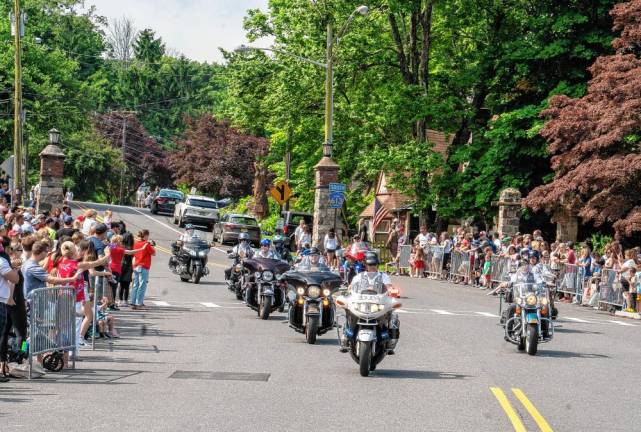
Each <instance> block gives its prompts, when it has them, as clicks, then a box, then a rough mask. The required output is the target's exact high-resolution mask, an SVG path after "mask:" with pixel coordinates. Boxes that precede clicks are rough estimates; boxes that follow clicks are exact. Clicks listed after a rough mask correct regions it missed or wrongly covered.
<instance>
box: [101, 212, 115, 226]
mask: <svg viewBox="0 0 641 432" xmlns="http://www.w3.org/2000/svg"><path fill="white" fill-rule="evenodd" d="M102 219H103V223H104V224H105V225H107V228H109V229H111V222H112V221H113V212H112V211H111V210H105V216H104V217H103V218H102Z"/></svg>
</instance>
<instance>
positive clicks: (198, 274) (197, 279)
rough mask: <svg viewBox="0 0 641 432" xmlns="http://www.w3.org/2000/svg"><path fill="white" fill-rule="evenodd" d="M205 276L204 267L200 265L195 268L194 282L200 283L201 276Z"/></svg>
mask: <svg viewBox="0 0 641 432" xmlns="http://www.w3.org/2000/svg"><path fill="white" fill-rule="evenodd" d="M201 277H203V269H202V267H200V266H196V267H195V268H194V283H195V284H198V283H200V278H201Z"/></svg>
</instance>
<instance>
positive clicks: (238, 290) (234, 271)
mask: <svg viewBox="0 0 641 432" xmlns="http://www.w3.org/2000/svg"><path fill="white" fill-rule="evenodd" d="M253 256H254V250H253V249H252V247H251V244H250V242H249V234H247V233H240V234H239V236H238V244H237V245H236V246H234V249H232V250H228V251H227V258H229V259H230V260H232V266H231V267H229V268H227V269H226V270H225V281H226V282H227V288H228V289H229V290H230V291H231V292H233V293H234V294H235V295H236V299H237V300H243V295H244V293H243V285H244V279H245V271H244V267H243V262H244V260H245V259H250V258H252V257H253Z"/></svg>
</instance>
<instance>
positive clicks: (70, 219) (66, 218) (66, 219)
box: [63, 215, 73, 224]
mask: <svg viewBox="0 0 641 432" xmlns="http://www.w3.org/2000/svg"><path fill="white" fill-rule="evenodd" d="M63 222H64V223H66V224H70V223H73V216H69V215H67V216H65V218H64V219H63Z"/></svg>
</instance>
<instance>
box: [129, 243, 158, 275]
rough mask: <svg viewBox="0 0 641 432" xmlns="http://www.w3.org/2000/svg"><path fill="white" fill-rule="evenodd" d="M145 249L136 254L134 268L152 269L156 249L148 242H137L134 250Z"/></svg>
mask: <svg viewBox="0 0 641 432" xmlns="http://www.w3.org/2000/svg"><path fill="white" fill-rule="evenodd" d="M143 247H144V249H143V250H142V251H140V252H136V253H135V254H134V268H136V267H142V268H144V269H147V270H149V269H150V268H151V257H152V256H154V255H156V249H154V247H153V246H152V245H151V244H150V243H149V242H146V241H137V242H136V243H134V249H142V248H143Z"/></svg>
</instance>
